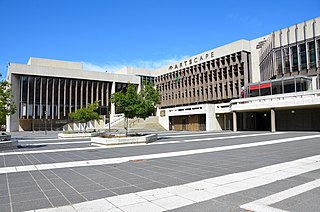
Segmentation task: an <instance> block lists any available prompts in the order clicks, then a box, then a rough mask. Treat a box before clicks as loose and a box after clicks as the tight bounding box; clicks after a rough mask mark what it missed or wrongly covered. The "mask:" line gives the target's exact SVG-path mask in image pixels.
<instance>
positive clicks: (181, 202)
mask: <svg viewBox="0 0 320 212" xmlns="http://www.w3.org/2000/svg"><path fill="white" fill-rule="evenodd" d="M151 202H152V203H154V204H156V205H158V206H160V207H163V208H165V209H167V210H170V209H174V208H179V207H183V206H186V205H191V204H193V203H195V202H194V201H191V200H188V199H185V198H182V197H179V196H170V197H165V198H161V199H157V200H153V201H151Z"/></svg>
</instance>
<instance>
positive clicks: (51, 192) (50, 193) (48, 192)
mask: <svg viewBox="0 0 320 212" xmlns="http://www.w3.org/2000/svg"><path fill="white" fill-rule="evenodd" d="M43 192H44V193H45V195H46V196H47V197H56V196H61V192H60V191H58V190H57V189H51V190H44V191H43Z"/></svg>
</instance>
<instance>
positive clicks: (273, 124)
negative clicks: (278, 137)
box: [271, 109, 276, 132]
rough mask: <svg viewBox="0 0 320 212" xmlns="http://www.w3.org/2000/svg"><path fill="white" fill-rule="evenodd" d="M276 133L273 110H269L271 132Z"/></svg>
mask: <svg viewBox="0 0 320 212" xmlns="http://www.w3.org/2000/svg"><path fill="white" fill-rule="evenodd" d="M275 131H276V112H275V110H274V109H271V132H275Z"/></svg>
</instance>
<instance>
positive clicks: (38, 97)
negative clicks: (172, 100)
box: [7, 58, 141, 131]
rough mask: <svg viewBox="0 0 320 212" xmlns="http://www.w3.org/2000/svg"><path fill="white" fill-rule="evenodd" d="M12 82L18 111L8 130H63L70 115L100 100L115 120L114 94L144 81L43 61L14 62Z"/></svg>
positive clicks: (10, 68)
mask: <svg viewBox="0 0 320 212" xmlns="http://www.w3.org/2000/svg"><path fill="white" fill-rule="evenodd" d="M8 80H9V82H10V83H11V84H12V94H13V96H14V99H13V101H14V102H15V103H16V105H17V112H16V113H15V114H14V115H12V116H10V117H8V119H7V131H24V130H44V127H45V125H46V128H47V129H49V130H57V129H62V126H63V125H65V124H67V123H68V115H69V113H70V112H72V111H75V110H76V109H78V108H82V107H85V106H87V105H88V104H89V103H93V102H94V101H96V100H99V101H100V104H101V108H100V113H101V114H102V115H104V116H105V118H109V114H108V113H109V111H110V113H111V115H110V118H111V121H112V117H114V115H115V113H116V111H115V107H114V105H113V104H110V96H111V94H112V93H114V92H117V91H120V90H122V89H124V88H125V87H126V85H127V83H128V82H130V83H132V84H136V85H138V86H139V85H140V81H141V80H140V77H139V76H136V75H127V74H116V73H106V72H94V71H87V70H83V67H82V63H79V62H68V61H59V60H51V59H50V60H49V59H42V58H30V60H29V61H28V63H27V64H14V63H10V64H9V66H8ZM107 121H108V120H107ZM45 122H46V123H45Z"/></svg>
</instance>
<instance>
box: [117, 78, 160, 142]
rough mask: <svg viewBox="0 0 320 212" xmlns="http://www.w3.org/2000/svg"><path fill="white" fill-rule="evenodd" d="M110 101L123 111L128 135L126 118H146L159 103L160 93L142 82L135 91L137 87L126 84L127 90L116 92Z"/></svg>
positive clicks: (126, 129)
mask: <svg viewBox="0 0 320 212" xmlns="http://www.w3.org/2000/svg"><path fill="white" fill-rule="evenodd" d="M111 102H112V103H115V105H116V107H118V108H119V110H120V111H121V112H123V113H124V117H125V123H126V124H125V127H124V128H125V131H126V136H127V135H128V128H129V126H128V119H129V118H130V119H133V118H143V119H145V118H147V117H148V116H149V115H150V114H151V113H152V112H153V111H154V109H155V107H156V105H157V104H159V103H160V93H159V91H158V90H156V89H155V88H154V87H153V86H152V85H151V84H144V85H143V87H142V89H141V91H140V92H139V93H137V87H136V86H135V85H132V84H130V83H129V84H128V87H127V91H126V92H125V93H124V92H122V91H120V92H116V93H114V94H112V96H111Z"/></svg>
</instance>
